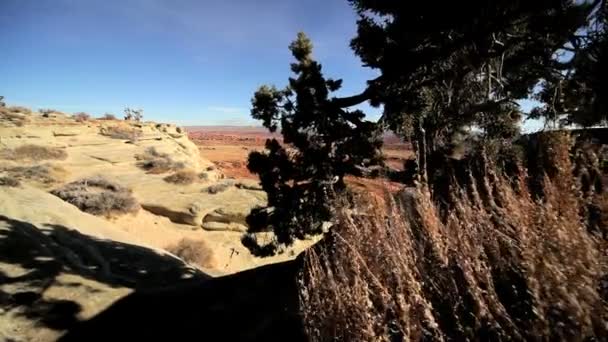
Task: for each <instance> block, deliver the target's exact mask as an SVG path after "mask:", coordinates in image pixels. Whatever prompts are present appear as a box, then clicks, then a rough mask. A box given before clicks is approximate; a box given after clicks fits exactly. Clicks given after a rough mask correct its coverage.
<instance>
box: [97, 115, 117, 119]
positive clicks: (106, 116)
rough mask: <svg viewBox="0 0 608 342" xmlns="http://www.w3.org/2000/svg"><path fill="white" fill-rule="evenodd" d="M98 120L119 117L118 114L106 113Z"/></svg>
mask: <svg viewBox="0 0 608 342" xmlns="http://www.w3.org/2000/svg"><path fill="white" fill-rule="evenodd" d="M98 120H118V119H117V118H116V115H114V114H110V113H105V114H104V115H103V116H101V117H100V118H99V119H98Z"/></svg>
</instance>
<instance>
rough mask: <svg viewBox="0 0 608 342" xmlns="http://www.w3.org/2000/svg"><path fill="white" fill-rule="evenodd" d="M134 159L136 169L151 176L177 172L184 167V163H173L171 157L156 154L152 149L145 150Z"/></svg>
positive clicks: (164, 154)
mask: <svg viewBox="0 0 608 342" xmlns="http://www.w3.org/2000/svg"><path fill="white" fill-rule="evenodd" d="M135 158H136V159H137V160H138V162H137V166H138V167H140V168H142V169H144V170H146V171H147V172H148V173H152V174H159V173H165V172H169V171H177V170H181V169H183V168H185V167H186V166H185V165H184V163H181V162H175V161H174V160H173V159H172V158H171V156H169V155H168V154H166V153H161V152H158V151H157V150H156V149H155V148H154V147H150V148H148V149H146V151H145V152H144V153H143V154H138V155H136V156H135Z"/></svg>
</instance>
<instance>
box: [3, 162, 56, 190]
mask: <svg viewBox="0 0 608 342" xmlns="http://www.w3.org/2000/svg"><path fill="white" fill-rule="evenodd" d="M2 171H4V172H5V173H6V174H8V175H9V176H10V177H12V178H15V179H18V180H31V181H35V182H38V183H41V184H44V185H50V184H53V183H57V182H60V181H61V180H62V179H63V177H64V176H65V174H66V171H65V169H63V168H62V167H61V166H57V165H51V164H43V165H33V166H15V167H8V168H3V169H2Z"/></svg>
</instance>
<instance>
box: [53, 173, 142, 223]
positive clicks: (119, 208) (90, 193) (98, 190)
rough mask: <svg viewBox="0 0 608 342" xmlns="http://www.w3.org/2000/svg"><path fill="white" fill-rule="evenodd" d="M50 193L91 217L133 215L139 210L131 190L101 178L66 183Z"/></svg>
mask: <svg viewBox="0 0 608 342" xmlns="http://www.w3.org/2000/svg"><path fill="white" fill-rule="evenodd" d="M51 193H52V194H53V195H55V196H57V197H59V198H61V199H62V200H64V201H66V202H68V203H71V204H73V205H75V206H76V207H78V208H79V209H80V210H82V211H84V212H87V213H89V214H93V215H104V216H109V215H111V214H125V213H133V212H136V211H137V210H139V204H138V203H137V200H136V199H135V198H134V197H133V196H132V195H131V190H129V189H127V188H125V187H123V186H121V185H118V184H116V183H113V182H111V181H109V180H107V179H105V178H102V177H93V178H85V179H81V180H78V181H75V182H72V183H68V184H66V185H64V186H62V187H60V188H58V189H55V190H53V191H51Z"/></svg>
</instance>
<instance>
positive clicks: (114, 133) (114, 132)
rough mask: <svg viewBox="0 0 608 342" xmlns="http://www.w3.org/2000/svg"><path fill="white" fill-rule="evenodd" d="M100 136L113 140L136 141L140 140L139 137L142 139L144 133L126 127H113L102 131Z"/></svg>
mask: <svg viewBox="0 0 608 342" xmlns="http://www.w3.org/2000/svg"><path fill="white" fill-rule="evenodd" d="M104 120H106V119H104ZM108 120H109V119H108ZM100 134H101V135H105V136H107V137H110V138H112V139H123V140H131V141H135V140H137V139H139V137H141V135H142V131H141V130H138V129H135V128H130V127H124V126H112V127H103V128H102V129H101V131H100Z"/></svg>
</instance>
